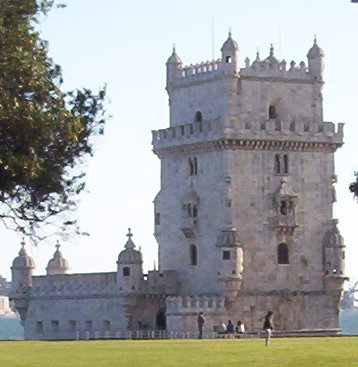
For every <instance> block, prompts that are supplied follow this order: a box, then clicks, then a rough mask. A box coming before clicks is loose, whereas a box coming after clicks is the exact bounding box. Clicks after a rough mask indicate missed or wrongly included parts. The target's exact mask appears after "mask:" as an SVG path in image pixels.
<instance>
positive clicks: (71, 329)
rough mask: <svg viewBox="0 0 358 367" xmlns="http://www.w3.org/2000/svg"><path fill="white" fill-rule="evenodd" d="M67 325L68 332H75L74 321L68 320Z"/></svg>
mask: <svg viewBox="0 0 358 367" xmlns="http://www.w3.org/2000/svg"><path fill="white" fill-rule="evenodd" d="M68 325H69V328H70V331H75V330H76V321H75V320H70V321H69V322H68Z"/></svg>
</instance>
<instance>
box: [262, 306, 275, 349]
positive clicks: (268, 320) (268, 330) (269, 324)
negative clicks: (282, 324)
mask: <svg viewBox="0 0 358 367" xmlns="http://www.w3.org/2000/svg"><path fill="white" fill-rule="evenodd" d="M262 329H263V330H264V332H265V346H266V347H268V346H269V345H270V339H271V334H272V330H273V312H272V311H269V312H267V314H266V316H265V321H264V325H263V327H262Z"/></svg>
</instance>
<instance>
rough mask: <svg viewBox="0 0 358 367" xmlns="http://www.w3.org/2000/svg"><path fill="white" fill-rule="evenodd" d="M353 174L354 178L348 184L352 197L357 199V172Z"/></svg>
mask: <svg viewBox="0 0 358 367" xmlns="http://www.w3.org/2000/svg"><path fill="white" fill-rule="evenodd" d="M354 175H355V177H356V180H355V181H354V182H352V183H351V184H350V185H349V190H350V191H351V192H352V193H353V195H354V197H355V198H356V199H358V172H356V173H355V174H354Z"/></svg>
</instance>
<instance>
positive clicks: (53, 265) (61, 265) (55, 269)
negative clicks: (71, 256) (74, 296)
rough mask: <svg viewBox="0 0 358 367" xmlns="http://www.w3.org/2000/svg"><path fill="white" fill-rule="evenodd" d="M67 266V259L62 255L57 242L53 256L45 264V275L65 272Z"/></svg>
mask: <svg viewBox="0 0 358 367" xmlns="http://www.w3.org/2000/svg"><path fill="white" fill-rule="evenodd" d="M69 268H70V267H69V266H68V262H67V260H66V259H64V258H63V257H62V253H61V251H60V245H59V244H58V243H57V245H56V251H55V253H54V254H53V258H52V259H51V260H50V261H49V262H48V264H47V268H46V271H47V275H56V274H66V273H67V271H68V270H69Z"/></svg>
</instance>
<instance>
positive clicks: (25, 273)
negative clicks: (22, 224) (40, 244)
mask: <svg viewBox="0 0 358 367" xmlns="http://www.w3.org/2000/svg"><path fill="white" fill-rule="evenodd" d="M34 269H35V262H34V260H33V259H32V258H31V257H30V256H29V255H28V254H27V252H26V250H25V242H24V241H22V242H21V249H20V251H19V255H18V256H17V257H16V258H15V259H14V261H13V263H12V267H11V274H12V279H11V291H10V299H11V300H12V301H13V302H14V304H15V308H16V309H17V311H18V312H19V315H20V317H21V320H22V321H24V320H25V319H26V312H27V309H28V291H29V288H30V287H31V285H32V275H33V270H34Z"/></svg>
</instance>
